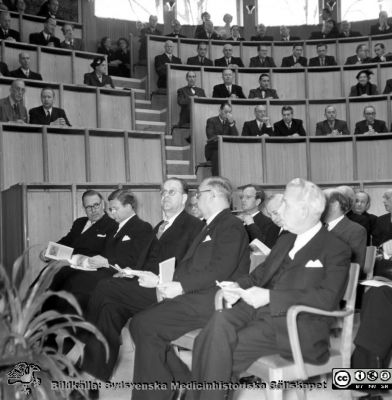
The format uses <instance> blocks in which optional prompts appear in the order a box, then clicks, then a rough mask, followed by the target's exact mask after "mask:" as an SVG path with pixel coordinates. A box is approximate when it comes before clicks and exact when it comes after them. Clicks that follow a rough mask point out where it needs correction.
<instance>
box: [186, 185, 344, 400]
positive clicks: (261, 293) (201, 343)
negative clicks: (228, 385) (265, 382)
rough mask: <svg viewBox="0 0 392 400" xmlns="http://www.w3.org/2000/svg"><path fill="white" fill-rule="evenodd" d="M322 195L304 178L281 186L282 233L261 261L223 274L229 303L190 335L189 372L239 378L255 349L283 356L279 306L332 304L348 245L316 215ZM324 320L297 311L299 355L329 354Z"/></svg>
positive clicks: (203, 396) (214, 399)
mask: <svg viewBox="0 0 392 400" xmlns="http://www.w3.org/2000/svg"><path fill="white" fill-rule="evenodd" d="M324 207H325V197H324V194H323V192H322V191H321V189H320V188H319V187H317V186H316V185H315V184H313V183H312V182H309V181H305V180H303V179H299V178H297V179H294V180H292V181H291V182H289V183H288V184H287V186H286V190H285V193H284V197H283V202H282V206H281V208H280V213H281V216H282V220H283V226H284V229H286V230H288V231H289V232H288V233H287V234H284V235H281V236H280V237H279V239H278V241H277V243H276V245H275V246H274V247H273V248H272V250H271V253H270V255H269V256H268V257H267V259H266V260H265V262H264V263H263V264H261V265H259V266H258V267H257V268H256V269H255V270H254V271H253V272H252V273H251V274H250V275H245V276H242V277H241V278H239V279H237V280H236V281H235V282H232V283H231V284H230V283H227V282H225V283H224V284H222V285H221V286H222V287H223V293H224V298H225V299H226V301H228V302H229V304H231V305H232V306H233V307H232V308H231V309H226V310H221V311H216V312H215V313H214V314H213V316H212V318H211V319H210V320H209V321H208V323H207V325H206V326H205V328H204V329H203V330H202V332H201V333H200V334H199V336H198V337H197V338H196V341H195V345H194V349H193V360H192V380H195V381H197V382H203V383H205V382H212V381H221V382H229V381H232V380H233V377H234V379H238V377H239V374H240V373H241V372H244V371H245V370H246V369H247V368H248V367H249V366H250V365H251V364H252V363H253V362H254V361H255V360H257V359H258V358H259V357H261V356H266V355H269V354H276V353H279V354H280V355H281V356H282V357H286V358H290V357H291V356H292V355H291V350H290V343H289V338H288V332H287V322H286V313H287V310H288V309H289V308H290V306H292V305H295V304H304V305H309V306H313V307H317V308H322V309H326V310H334V309H336V308H338V307H339V302H340V300H341V299H342V298H343V295H344V291H345V287H346V284H347V279H348V271H349V265H350V255H351V251H350V248H349V247H348V246H347V245H346V244H345V243H344V242H342V241H341V240H340V239H338V238H337V237H335V236H334V235H333V234H332V233H329V232H328V231H327V230H326V229H325V227H323V226H322V224H321V222H320V217H321V214H322V212H323V210H324ZM331 322H332V321H331V320H329V319H328V318H320V317H319V316H312V315H310V314H309V315H306V314H301V315H300V316H299V318H298V328H299V337H300V343H301V349H302V354H303V355H304V358H305V360H306V361H308V362H311V363H316V364H320V363H324V362H325V361H326V360H327V359H328V357H329V350H328V346H329V327H330V324H331ZM192 394H193V395H194V397H192V399H198V400H218V399H219V400H223V399H225V398H226V397H225V396H226V394H227V393H226V391H225V390H209V391H198V392H194V393H192Z"/></svg>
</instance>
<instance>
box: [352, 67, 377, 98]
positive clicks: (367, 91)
mask: <svg viewBox="0 0 392 400" xmlns="http://www.w3.org/2000/svg"><path fill="white" fill-rule="evenodd" d="M371 75H373V72H372V71H370V70H368V69H363V70H362V71H359V72H358V74H357V76H356V78H357V80H358V83H357V84H356V85H354V86H351V90H350V94H349V96H350V97H351V96H369V95H374V94H379V93H378V89H377V86H376V85H374V84H373V83H370V76H371Z"/></svg>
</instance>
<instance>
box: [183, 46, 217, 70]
mask: <svg viewBox="0 0 392 400" xmlns="http://www.w3.org/2000/svg"><path fill="white" fill-rule="evenodd" d="M207 46H208V45H207V43H206V42H199V43H198V44H197V56H194V57H189V58H188V60H187V62H186V63H187V64H188V65H205V66H207V67H208V66H211V67H212V66H213V65H214V63H213V62H212V60H210V59H209V58H207V57H206V56H207V49H208V47H207Z"/></svg>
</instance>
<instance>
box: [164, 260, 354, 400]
mask: <svg viewBox="0 0 392 400" xmlns="http://www.w3.org/2000/svg"><path fill="white" fill-rule="evenodd" d="M358 276H359V265H358V264H351V266H350V275H349V281H348V284H347V288H346V292H345V294H344V300H345V302H346V304H345V307H344V309H342V310H338V311H325V310H321V309H318V308H314V307H309V306H302V305H296V306H292V307H290V309H289V311H288V313H287V325H288V331H289V339H290V346H291V350H292V354H293V359H294V360H293V361H291V360H286V359H284V358H282V357H281V356H279V355H270V356H266V357H261V358H259V359H258V360H256V361H255V362H254V363H253V364H252V365H251V366H250V367H249V368H248V369H247V371H246V374H248V375H255V376H258V377H260V378H262V379H263V381H265V382H271V381H278V380H283V381H294V380H306V379H308V378H310V377H312V376H318V375H324V374H329V373H331V371H332V368H349V367H350V357H351V346H352V335H353V322H354V311H355V297H356V287H357V283H358ZM215 308H216V309H217V310H220V309H222V308H223V293H222V291H219V292H217V294H216V297H215ZM302 312H306V313H310V314H316V315H322V316H328V317H336V318H342V319H343V325H342V329H341V333H340V335H339V337H337V338H335V337H331V348H330V357H329V360H328V361H327V362H326V363H325V364H323V365H314V364H309V363H307V362H305V361H304V359H303V357H302V353H301V346H300V342H299V336H298V330H297V316H298V314H300V313H302ZM199 332H200V330H195V331H191V332H188V333H187V334H185V335H184V336H182V337H180V338H179V339H177V340H175V341H173V342H172V345H174V346H177V348H178V347H182V348H185V349H192V348H193V341H194V339H195V337H196V336H197V335H198V333H199ZM296 393H297V396H298V398H299V399H306V392H300V391H297V392H296ZM342 395H343V398H347V399H351V395H350V392H349V391H347V392H345V393H342ZM267 399H268V400H282V399H283V390H277V389H273V390H272V389H269V388H268V385H267Z"/></svg>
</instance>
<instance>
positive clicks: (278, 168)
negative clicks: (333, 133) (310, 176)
mask: <svg viewBox="0 0 392 400" xmlns="http://www.w3.org/2000/svg"><path fill="white" fill-rule="evenodd" d="M265 142H266V170H267V174H266V175H267V182H266V183H279V184H284V185H285V184H287V182H289V181H290V180H291V179H293V178H305V179H307V159H306V138H279V139H278V138H271V139H269V138H266V139H265ZM283 143H284V145H282V144H283Z"/></svg>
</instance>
